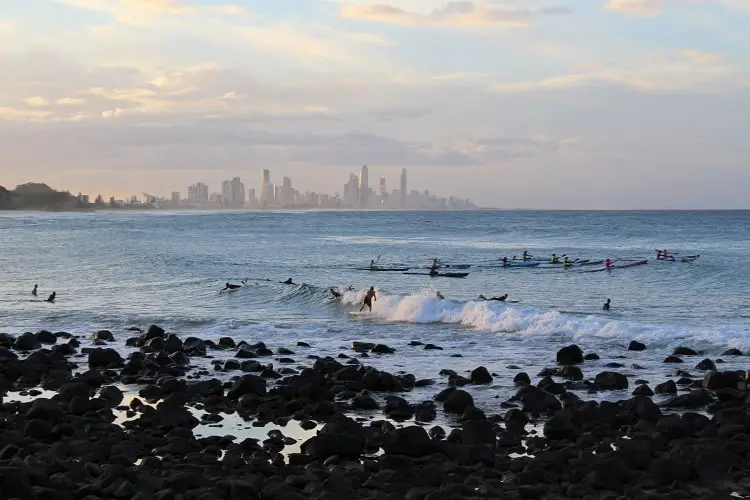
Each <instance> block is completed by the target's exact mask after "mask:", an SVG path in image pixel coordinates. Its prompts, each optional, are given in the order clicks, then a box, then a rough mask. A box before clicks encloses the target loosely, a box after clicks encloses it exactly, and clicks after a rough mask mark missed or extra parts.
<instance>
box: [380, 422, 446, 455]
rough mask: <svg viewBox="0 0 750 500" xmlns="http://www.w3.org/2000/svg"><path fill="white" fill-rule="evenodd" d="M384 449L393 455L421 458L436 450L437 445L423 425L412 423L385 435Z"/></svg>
mask: <svg viewBox="0 0 750 500" xmlns="http://www.w3.org/2000/svg"><path fill="white" fill-rule="evenodd" d="M383 450H384V451H385V452H386V453H390V454H393V455H406V456H408V457H414V458H419V457H423V456H425V455H429V454H431V453H433V452H434V451H435V446H434V444H433V442H432V440H431V439H430V436H429V435H428V434H427V431H425V430H424V428H423V427H420V426H417V425H411V426H408V427H404V428H402V429H396V430H394V431H391V432H388V433H387V434H386V435H385V440H384V442H383Z"/></svg>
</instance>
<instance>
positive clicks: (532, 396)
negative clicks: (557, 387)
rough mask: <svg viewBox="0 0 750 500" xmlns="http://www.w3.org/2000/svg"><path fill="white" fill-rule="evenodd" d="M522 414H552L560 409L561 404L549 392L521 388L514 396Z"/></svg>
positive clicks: (533, 388)
mask: <svg viewBox="0 0 750 500" xmlns="http://www.w3.org/2000/svg"><path fill="white" fill-rule="evenodd" d="M515 398H516V399H519V400H520V401H521V404H522V409H523V411H524V412H527V413H532V414H541V413H552V412H554V411H557V410H559V409H561V408H562V403H560V401H559V400H558V399H557V398H556V397H555V396H554V395H552V394H550V393H549V392H547V391H545V390H542V389H539V388H538V387H534V386H533V385H529V386H526V387H522V388H521V389H520V390H519V391H518V392H517V393H516V396H515Z"/></svg>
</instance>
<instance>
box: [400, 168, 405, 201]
mask: <svg viewBox="0 0 750 500" xmlns="http://www.w3.org/2000/svg"><path fill="white" fill-rule="evenodd" d="M401 208H406V169H403V170H401Z"/></svg>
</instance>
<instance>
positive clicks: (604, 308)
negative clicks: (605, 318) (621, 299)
mask: <svg viewBox="0 0 750 500" xmlns="http://www.w3.org/2000/svg"><path fill="white" fill-rule="evenodd" d="M610 304H612V299H607V302H605V303H604V305H603V306H602V310H603V311H609V306H610Z"/></svg>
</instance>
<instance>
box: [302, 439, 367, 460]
mask: <svg viewBox="0 0 750 500" xmlns="http://www.w3.org/2000/svg"><path fill="white" fill-rule="evenodd" d="M301 449H302V453H304V454H306V455H309V456H310V457H312V458H313V459H315V460H320V461H324V460H326V459H328V458H330V457H333V456H338V457H340V458H345V459H346V458H349V459H352V460H356V459H358V458H359V457H360V455H361V454H362V441H361V440H360V439H359V438H358V437H357V436H354V435H352V434H334V433H320V434H318V435H317V436H313V437H311V438H310V439H308V440H307V441H305V442H304V443H302V447H301Z"/></svg>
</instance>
